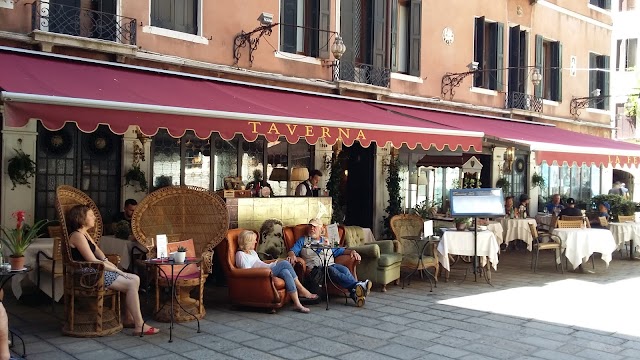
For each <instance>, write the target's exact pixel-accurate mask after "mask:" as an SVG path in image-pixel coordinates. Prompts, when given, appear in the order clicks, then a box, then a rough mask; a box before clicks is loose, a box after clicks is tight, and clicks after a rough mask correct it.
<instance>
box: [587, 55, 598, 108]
mask: <svg viewBox="0 0 640 360" xmlns="http://www.w3.org/2000/svg"><path fill="white" fill-rule="evenodd" d="M597 67H598V55H596V54H594V53H589V93H588V94H587V95H586V96H592V95H591V94H593V91H594V90H595V89H596V88H598V70H596V68H597ZM589 107H593V102H592V103H591V104H589Z"/></svg>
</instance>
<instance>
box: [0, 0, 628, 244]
mask: <svg viewBox="0 0 640 360" xmlns="http://www.w3.org/2000/svg"><path fill="white" fill-rule="evenodd" d="M256 18H257V19H258V20H256ZM612 29H613V27H612V16H611V4H610V2H609V1H598V0H591V1H590V2H587V1H586V0H585V1H583V2H576V1H562V0H548V1H547V0H540V1H529V0H501V1H498V2H497V3H496V2H491V3H489V2H485V1H480V0H474V1H468V0H453V1H447V2H444V1H437V0H320V1H306V0H269V1H260V2H248V3H243V4H242V5H239V4H238V3H236V2H208V1H204V0H140V1H127V0H102V1H90V0H55V1H54V0H49V1H34V2H33V3H31V4H27V3H23V2H15V1H5V2H0V44H1V45H2V46H3V48H2V51H3V54H4V55H5V57H6V61H5V63H6V64H9V65H8V66H10V65H11V61H13V62H14V63H20V65H21V67H22V71H23V72H24V73H25V75H24V76H25V77H24V78H23V79H26V78H27V77H26V76H27V75H29V74H31V73H30V72H37V71H42V72H43V73H41V74H37V76H33V78H34V79H37V80H38V81H32V82H31V83H32V85H31V86H32V87H33V89H29V88H28V87H27V86H26V85H25V88H24V89H23V88H21V85H19V84H24V82H20V81H19V80H20V79H19V78H17V79H14V80H15V82H14V83H15V84H16V85H14V87H15V88H16V89H18V90H13V89H10V88H9V85H8V84H9V83H10V82H11V81H9V80H6V81H5V80H4V79H8V77H9V75H11V72H10V71H9V70H7V69H5V71H6V72H5V73H4V75H0V87H2V88H3V89H5V93H4V94H3V104H4V107H3V109H4V112H3V148H2V151H3V154H2V158H3V162H2V163H3V168H4V167H6V163H7V161H8V159H9V158H10V157H11V156H13V149H14V148H20V149H22V150H23V151H24V152H25V153H27V154H30V155H31V157H32V158H34V159H35V160H36V164H37V176H36V182H35V183H34V184H33V185H32V187H31V188H27V187H24V186H22V187H17V188H16V189H15V190H11V186H12V185H11V182H10V181H8V179H7V176H6V175H5V176H3V182H2V200H1V201H2V210H3V220H4V222H6V221H7V219H8V217H9V214H11V212H13V210H12V209H14V208H15V207H16V206H17V205H16V204H18V203H20V204H24V207H25V208H27V209H28V210H30V213H32V214H34V215H35V216H36V217H37V218H44V217H49V218H51V217H52V215H53V202H52V201H53V200H52V199H53V197H52V194H53V192H54V191H55V186H57V185H60V184H70V185H74V186H76V187H78V188H81V189H83V190H85V191H87V192H88V193H89V194H90V195H91V196H92V197H93V198H94V199H95V200H96V202H97V203H98V204H99V206H100V207H101V212H103V213H104V214H105V215H106V216H108V215H109V214H111V213H113V212H115V211H118V210H119V207H120V205H121V204H122V203H123V200H124V199H126V198H130V197H134V198H141V197H143V196H144V194H145V193H146V192H145V191H139V190H141V189H140V188H137V187H131V186H126V179H127V177H126V175H127V173H128V171H129V170H130V169H131V167H132V164H134V163H135V164H139V166H140V168H141V170H143V171H144V172H145V174H147V175H148V176H147V182H148V184H147V185H148V187H150V188H153V187H154V186H159V185H161V184H162V183H163V182H169V183H172V184H187V185H199V186H203V187H207V188H210V189H212V190H217V189H220V188H222V187H223V182H224V178H225V177H227V176H236V175H237V176H242V177H243V179H244V181H245V182H246V181H249V180H252V179H253V171H254V170H256V169H259V170H262V171H263V172H264V176H265V179H268V178H269V177H270V176H271V174H272V173H273V169H276V168H286V169H287V171H288V173H289V174H291V170H292V169H293V168H295V167H309V168H319V169H321V170H324V171H325V172H327V171H329V170H330V165H331V159H332V157H335V156H336V154H337V151H338V150H339V149H341V148H344V149H345V150H347V151H348V152H349V157H350V158H351V159H360V160H362V161H357V160H353V161H351V162H350V166H349V169H348V172H345V176H343V178H342V179H341V181H343V182H344V184H343V188H344V189H346V190H345V192H346V193H347V194H350V195H349V196H350V199H352V201H351V207H349V206H347V208H348V209H347V211H346V217H347V220H349V221H348V222H351V223H353V224H358V225H363V226H369V227H373V228H376V229H377V230H378V231H377V233H378V234H379V233H380V232H379V228H380V220H381V218H382V216H383V215H384V211H383V209H384V208H385V207H386V203H387V200H388V194H387V192H386V187H385V180H384V179H385V164H387V163H388V159H389V156H392V155H393V156H395V155H399V156H400V161H401V178H402V193H401V194H402V195H403V201H404V206H405V207H407V208H408V207H413V206H415V205H416V204H417V203H420V202H422V201H425V200H427V201H431V202H443V201H444V200H445V198H446V194H447V190H448V189H450V188H452V187H453V186H455V182H454V180H455V179H454V178H456V179H457V178H458V177H459V175H456V171H455V170H450V167H447V166H432V164H431V163H429V162H420V165H418V163H419V160H420V159H423V158H425V156H432V157H433V156H435V157H437V156H458V157H460V156H462V155H463V153H466V152H472V153H474V154H475V155H477V156H478V158H479V159H480V160H481V161H482V163H483V165H484V170H483V175H482V176H483V183H484V184H485V186H488V185H489V184H490V185H491V186H493V185H495V183H496V182H497V181H498V180H499V179H501V178H507V179H508V180H509V182H510V184H511V187H510V189H509V192H510V193H512V194H515V195H519V194H520V193H529V192H531V195H532V198H534V199H538V196H536V195H541V196H542V197H541V199H542V200H544V197H546V196H548V195H550V194H552V193H555V192H561V193H563V194H565V195H567V196H574V197H579V198H581V199H582V200H584V201H586V200H587V198H589V197H590V196H593V195H596V194H599V193H601V192H606V190H608V188H610V187H611V182H612V179H613V169H614V168H616V167H618V168H625V166H626V168H632V167H635V166H637V165H635V164H636V163H637V161H636V160H635V159H634V158H632V156H634V155H636V152H637V154H640V151H638V148H637V147H632V146H631V147H628V146H626V145H619V144H618V143H617V142H613V141H611V140H607V139H609V138H610V137H611V130H612V122H611V114H612V110H611V107H610V106H609V101H608V100H609V97H610V95H611V94H612V92H611V91H612V90H610V85H609V84H610V76H609V71H606V70H607V69H609V68H610V67H611V60H610V59H611V39H612ZM341 42H342V43H343V44H344V48H342V49H341V46H340V45H341ZM341 50H342V51H341ZM336 54H337V55H336ZM40 55H41V56H40ZM338 57H339V59H338ZM30 59H36V60H33V61H32V60H30ZM27 60H29V61H31V62H33V64H30V65H29V66H30V67H29V66H28V65H24V66H22V64H23V61H24V64H26V61H27ZM36 62H37V64H36ZM46 66H51V67H52V68H51V69H43V67H46ZM68 66H70V67H71V68H70V69H69V70H68V72H67V73H65V74H64V76H63V74H60V76H59V77H55V76H53V75H55V74H51V72H55V71H61V69H67V67H68ZM74 66H75V67H74ZM27 68H28V69H30V70H29V71H27V70H25V69H27ZM56 69H57V70H56ZM74 69H77V70H74ZM103 69H106V70H104V71H103ZM129 73H136V74H135V76H130V77H129ZM138 73H139V74H138ZM112 74H116V75H117V76H122V78H123V79H125V78H126V79H127V80H128V81H131V82H129V83H128V82H126V81H122V82H121V83H120V84H118V87H115V85H113V84H111V85H113V86H114V87H113V89H111V88H109V89H105V88H99V89H98V88H97V87H100V86H102V85H103V84H102V83H101V81H102V82H105V83H106V82H108V79H107V78H102V77H101V76H104V77H108V76H110V75H112ZM31 75H33V74H31ZM181 76H182V77H184V79H179V80H176V78H180V77H181ZM158 77H162V79H161V80H162V81H160V80H157V78H158ZM165 77H166V78H167V79H165ZM45 78H46V79H45ZM169 78H170V79H169ZM30 79H31V78H30ZM134 79H135V80H138V82H134ZM156 80H157V86H156V87H155V89H160V88H162V87H163V86H167V91H165V92H162V94H156V93H154V94H152V93H151V90H153V88H144V87H143V85H144V84H140V82H144V83H146V84H151V83H153V84H156V82H155V81H156ZM164 80H166V82H164ZM169 81H170V82H171V86H169V85H166V84H168V82H169ZM92 83H94V84H96V85H95V86H94V87H92V86H91V84H92ZM204 83H206V84H207V85H204ZM229 84H231V85H229ZM98 85H100V86H98ZM227 85H228V86H227ZM250 85H256V86H258V87H259V89H261V90H260V91H258V90H256V91H254V92H251V90H247V92H246V93H245V92H242V93H241V94H240V92H241V91H243V89H245V87H248V86H250ZM180 86H184V87H180ZM200 87H201V88H200ZM209 87H211V88H209ZM214 88H215V89H214ZM194 89H195V90H194ZM596 89H599V91H596ZM214 90H215V91H216V92H215V94H216V95H215V96H213V95H210V97H207V96H206V94H209V93H208V91H214ZM109 91H111V93H109V94H107V93H108V92H109ZM236 91H240V92H238V93H237V94H236V93H235V92H236ZM33 92H36V93H37V95H38V96H36V97H34V96H31V97H29V96H26V95H24V94H33ZM283 93H289V94H295V95H296V96H303V95H300V94H304V96H315V97H317V98H319V99H322V101H324V100H325V99H331V101H333V102H332V103H331V104H328V105H327V106H326V108H316V109H310V107H312V104H311V103H309V105H308V106H304V104H297V103H296V99H299V98H298V97H294V96H291V97H289V98H285V99H283V100H282V102H280V103H270V101H271V100H270V99H276V98H279V96H280V95H281V94H283ZM105 94H107V95H105ZM238 94H240V95H238ZM52 95H55V99H53V100H52V98H46V97H43V96H52ZM223 95H226V96H228V97H224V96H223ZM241 96H245V97H246V98H244V101H243V102H237V103H236V100H237V99H238V98H240V97H241ZM585 97H586V98H593V99H590V100H588V101H587V102H586V103H585V104H578V101H574V98H585ZM70 99H76V100H77V101H76V100H74V101H70ZM220 99H228V102H227V103H224V104H223V103H222V100H220ZM304 99H307V97H305V98H304ZM344 99H350V100H349V101H352V102H353V103H356V102H357V106H360V105H361V104H365V105H367V106H369V107H366V109H372V108H375V110H371V113H366V114H365V110H364V109H365V108H362V109H363V111H362V112H358V110H355V109H356V108H357V109H360V107H354V108H353V109H354V110H351V111H349V110H346V111H345V112H344V113H343V114H340V113H339V112H338V111H337V110H336V109H335V106H337V104H342V103H341V101H343V100H344ZM354 99H356V100H354ZM54 100H55V101H58V102H56V103H55V104H54V103H53V101H54ZM312 100H313V99H312ZM312 100H310V101H312ZM274 101H275V100H274ZM218 102H220V104H219V103H218ZM36 103H37V104H38V106H36V105H35V104H36ZM211 104H214V105H211ZM238 104H241V105H242V109H238V108H234V107H233V106H232V105H238ZM134 105H138V106H134ZM316 105H318V106H320V104H316ZM47 106H48V107H51V109H53V108H54V107H56V106H57V107H67V108H65V109H62V108H60V109H59V110H60V112H64V111H67V115H63V114H61V113H60V112H56V115H55V116H53V115H50V114H52V113H53V112H51V111H48V108H47ZM207 106H214V107H215V109H214V108H209V107H207ZM238 106H240V105H238ZM254 106H255V107H254ZM385 106H392V108H384V107H385ZM393 106H395V107H393ZM56 109H58V108H56ZM74 109H76V110H78V109H83V111H77V112H76V111H74ZM88 109H93V110H95V109H103V110H102V111H94V112H89V110H88ZM185 109H187V110H188V111H187V110H185ZM254 109H258V110H254ZM125 110H126V111H127V112H126V113H124V114H122V113H118V111H125ZM334 110H336V111H335V113H334ZM405 110H406V111H405ZM413 110H424V111H425V112H421V113H416V114H409V112H411V111H413ZM212 111H216V112H215V115H214V113H213V112H212ZM313 111H316V112H317V115H316V114H314V113H312V112H313ZM187 113H188V114H187ZM223 113H224V114H223ZM240 113H242V114H243V116H244V117H243V119H244V120H246V122H248V124H244V125H243V126H242V127H241V126H237V127H236V128H233V125H228V124H227V125H228V126H227V125H225V126H226V127H225V128H224V129H221V126H222V125H220V124H221V123H222V122H220V121H218V120H219V119H222V118H224V117H225V116H228V118H233V117H234V116H236V115H233V114H240ZM153 114H156V115H153ZM229 114H231V115H229ZM247 114H249V115H247ZM251 114H253V115H255V116H253V117H252V116H250V115H251ZM305 114H310V115H309V116H306V115H305ZM18 115H19V116H18ZM311 115H314V116H311ZM355 115H360V116H361V119H360V120H362V119H365V115H369V116H367V117H366V119H365V120H362V121H360V122H358V121H355V120H354V119H351V116H355ZM49 116H50V117H49ZM65 116H66V117H65ZM154 116H155V118H154ZM172 116H173V117H172ZM274 116H275V118H276V120H275V121H274V122H269V119H273V118H274ZM277 116H281V117H277ZM341 116H342V117H341ZM143 118H144V119H143ZM37 119H40V121H38V120H37ZM109 119H110V120H109ZM287 119H290V120H287ZM300 119H304V120H300ZM327 119H328V120H332V121H340V120H343V119H344V120H345V121H347V120H348V119H350V121H353V123H354V124H359V125H357V126H356V125H353V126H352V128H349V129H348V130H349V131H350V132H351V135H349V136H346V137H345V138H344V139H343V138H342V137H341V136H342V134H343V133H340V129H343V132H344V134H346V133H347V131H346V130H345V129H346V128H341V127H340V126H339V124H338V125H336V124H337V123H331V124H332V125H331V126H328V125H327V126H328V127H327V129H332V130H331V131H334V132H335V134H337V135H332V134H333V133H331V132H330V131H329V130H326V131H327V132H326V133H325V129H324V128H323V127H321V126H322V125H321V124H322V122H321V120H327ZM407 119H411V120H407ZM474 119H475V120H477V121H474ZM314 120H318V121H317V122H314ZM469 120H471V121H469ZM287 121H289V122H287ZM404 121H419V122H416V123H415V124H416V125H411V126H410V127H407V128H406V129H417V128H420V127H424V128H426V129H430V131H427V132H428V135H429V136H427V135H424V136H423V137H422V138H420V139H418V140H415V139H409V141H403V139H402V136H400V135H398V136H397V137H392V136H390V135H389V136H387V137H384V136H382V137H378V138H377V141H376V142H375V144H374V145H371V143H372V141H371V138H369V135H368V134H369V132H371V133H376V132H379V133H382V134H384V133H385V132H386V131H387V130H389V129H392V130H391V132H390V133H389V132H387V133H386V134H387V135H388V134H395V133H394V132H393V131H398V133H400V132H401V129H400V127H399V125H398V124H404ZM365 122H366V124H367V126H369V127H366V128H364V129H365V130H362V129H363V128H362V127H360V128H359V127H358V126H360V125H361V124H363V123H365ZM265 124H267V125H265ZM298 124H300V127H299V128H298V130H295V129H296V126H297V125H298ZM315 124H318V125H317V126H318V128H316V129H315V130H314V129H313V128H312V126H314V125H315ZM420 124H422V125H420ZM332 126H334V127H335V128H334V127H332ZM394 126H395V127H394ZM304 127H306V128H307V130H306V133H305V132H301V133H299V132H296V131H301V130H303V128H304ZM309 129H311V130H309ZM359 129H360V130H362V131H364V132H363V133H362V136H360V132H359V131H358V130H359ZM406 129H405V130H406ZM287 131H289V132H290V135H291V136H286V132H287ZM313 131H316V133H315V134H314V133H313ZM407 131H408V132H411V130H407ZM294 133H295V134H294ZM365 134H366V135H365ZM376 134H377V133H376ZM425 134H426V133H425ZM478 134H480V135H479V136H480V137H481V140H480V146H478V144H476V145H475V146H472V145H471V143H470V142H469V141H466V140H464V141H463V140H461V138H473V137H474V136H478ZM294 135H295V136H294ZM325 135H326V136H325ZM440 135H441V136H443V137H444V138H445V139H446V141H442V142H438V141H437V140H433V138H434V136H435V137H437V136H440ZM552 136H553V137H552ZM299 138H302V139H304V140H306V141H297V140H298V139H299ZM338 140H339V141H338ZM60 142H62V143H64V146H59V145H55V144H60ZM52 144H53V145H52ZM96 144H99V145H100V146H98V147H96ZM344 145H349V146H344ZM418 145H419V146H418ZM141 149H143V150H141ZM623 154H624V155H629V154H632V156H630V157H625V158H623V160H620V156H622V155H623ZM141 155H142V156H144V157H145V159H144V160H145V161H140V160H142V159H141V158H140V156H141ZM436 163H437V161H436V162H434V164H436ZM421 166H422V167H421ZM451 166H453V167H454V168H456V167H457V166H455V164H454V165H451ZM424 169H428V170H429V171H425V170H424ZM431 170H432V171H431ZM457 171H458V173H459V170H457ZM3 173H5V174H6V171H3ZM533 173H540V174H542V175H543V176H544V177H545V178H546V179H547V185H548V186H547V187H546V188H545V189H540V191H538V189H537V188H536V189H530V177H531V174H533ZM347 174H348V175H347ZM421 174H424V175H423V176H426V177H427V178H428V180H427V181H426V183H424V182H423V183H421V182H420V181H415V182H412V181H411V179H412V177H415V178H416V179H417V178H418V177H419V176H420V175H421ZM327 178H328V176H325V177H324V179H323V184H322V185H323V186H324V184H325V183H326V181H327ZM363 184H367V185H366V186H365V185H363ZM270 185H271V186H272V188H273V189H274V193H275V194H276V195H285V194H286V193H288V192H289V193H290V191H291V187H292V186H293V185H295V184H293V180H292V179H291V176H290V175H289V177H288V178H286V179H285V180H284V181H282V180H276V179H274V180H271V181H270ZM584 189H588V191H585V190H584ZM136 190H138V191H136ZM632 190H634V189H632ZM538 192H539V193H538ZM635 193H638V192H637V191H636V192H635ZM437 194H438V195H437ZM357 199H366V201H364V200H362V202H361V203H358V205H354V204H355V201H356V200H357ZM535 204H536V201H534V205H533V206H534V207H535V206H536V205H535ZM360 208H364V209H366V211H360V210H361V209H360ZM349 209H351V210H349ZM354 209H355V210H354ZM334 211H335V209H334ZM105 215H103V216H105Z"/></svg>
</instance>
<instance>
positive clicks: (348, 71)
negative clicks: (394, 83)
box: [339, 60, 391, 87]
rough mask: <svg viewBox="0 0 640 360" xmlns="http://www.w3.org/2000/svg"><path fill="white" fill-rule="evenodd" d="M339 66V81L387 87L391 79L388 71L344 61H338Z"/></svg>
mask: <svg viewBox="0 0 640 360" xmlns="http://www.w3.org/2000/svg"><path fill="white" fill-rule="evenodd" d="M339 66H340V72H339V78H340V80H346V81H352V82H356V83H361V84H371V85H376V86H383V87H389V84H390V79H391V71H390V70H389V69H386V68H377V67H374V66H373V65H369V64H360V63H354V62H347V61H344V60H340V65H339Z"/></svg>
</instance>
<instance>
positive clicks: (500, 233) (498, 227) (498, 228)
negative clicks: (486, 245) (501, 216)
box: [486, 221, 504, 245]
mask: <svg viewBox="0 0 640 360" xmlns="http://www.w3.org/2000/svg"><path fill="white" fill-rule="evenodd" d="M486 226H487V230H489V231H491V232H492V233H493V235H495V236H496V241H497V242H498V245H500V244H502V243H503V242H504V228H503V227H502V224H501V223H500V222H498V221H490V222H489V223H488V224H487V225H486Z"/></svg>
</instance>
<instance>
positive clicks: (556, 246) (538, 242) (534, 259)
mask: <svg viewBox="0 0 640 360" xmlns="http://www.w3.org/2000/svg"><path fill="white" fill-rule="evenodd" d="M529 230H530V231H531V236H532V237H533V249H532V250H531V268H532V269H533V272H536V269H537V267H538V259H539V258H540V250H554V251H555V253H556V256H555V258H554V262H555V264H556V271H558V261H557V260H556V259H557V258H560V270H561V271H562V273H563V274H564V268H563V267H562V258H561V257H562V239H560V238H559V237H558V236H556V235H552V234H548V233H538V229H536V227H535V226H533V224H529ZM545 238H546V239H548V240H550V241H548V242H543V239H545Z"/></svg>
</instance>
